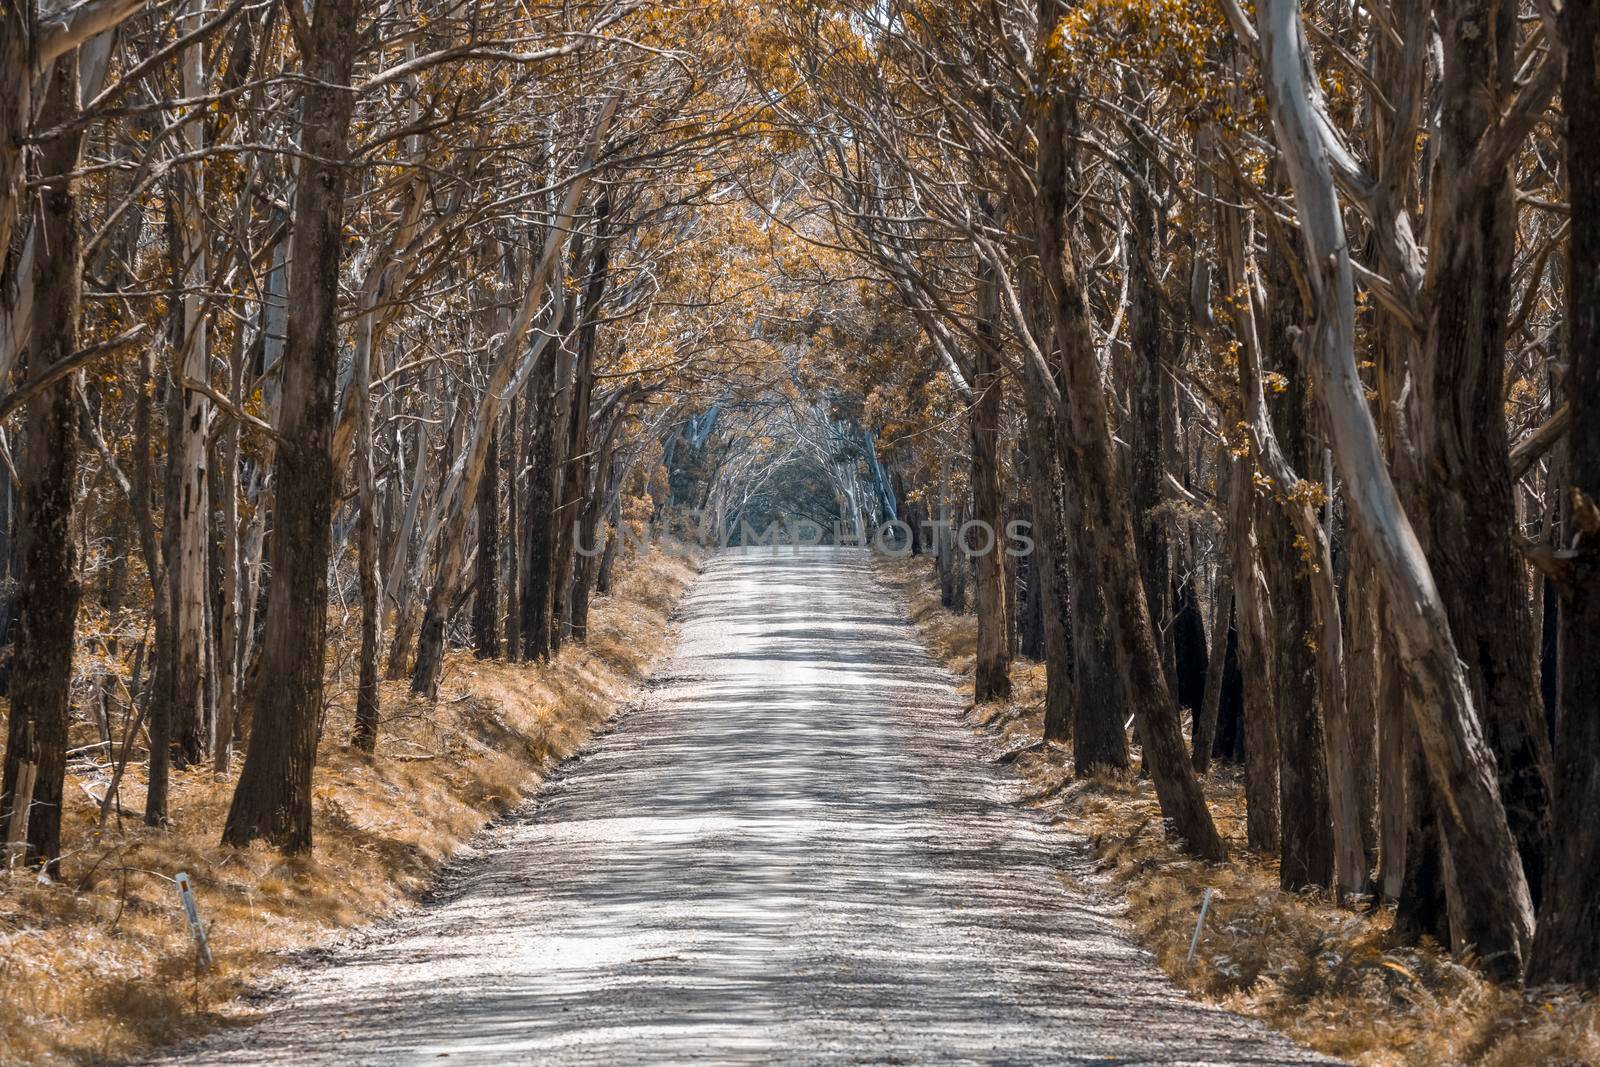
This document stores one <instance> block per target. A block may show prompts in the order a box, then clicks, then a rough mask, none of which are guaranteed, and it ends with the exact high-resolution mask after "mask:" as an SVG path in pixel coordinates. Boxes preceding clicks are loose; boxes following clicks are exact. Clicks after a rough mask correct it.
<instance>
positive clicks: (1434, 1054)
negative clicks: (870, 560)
mask: <svg viewBox="0 0 1600 1067" xmlns="http://www.w3.org/2000/svg"><path fill="white" fill-rule="evenodd" d="M879 573H880V575H881V576H882V577H883V579H884V581H885V582H886V583H887V584H888V585H889V586H890V587H891V588H892V589H893V590H895V592H896V594H897V595H898V596H899V597H900V598H902V599H903V600H904V602H905V604H906V607H907V610H908V611H909V613H910V615H911V618H912V620H913V622H914V623H915V625H916V627H917V629H918V631H919V632H920V633H921V635H922V638H923V641H924V642H925V643H926V644H927V645H928V647H929V648H930V649H931V650H932V652H933V654H934V655H935V656H936V657H937V658H938V659H939V660H941V661H942V662H943V663H944V664H945V666H947V667H948V668H950V669H951V670H953V671H956V672H958V673H960V674H964V675H968V676H970V674H971V673H972V670H973V664H974V654H975V650H976V646H977V621H976V619H975V617H973V616H971V615H956V614H953V613H952V612H950V611H949V610H947V609H945V608H943V607H942V606H941V605H940V603H939V590H938V584H937V579H936V576H935V573H934V570H933V564H932V561H931V560H929V559H928V558H926V557H920V558H918V557H913V558H909V559H904V560H883V559H880V561H879ZM1012 683H1013V690H1014V691H1013V694H1012V698H1011V699H1010V700H1009V701H1006V702H995V703H991V704H984V705H981V706H978V707H969V710H968V718H969V719H970V720H971V721H972V723H973V726H974V728H976V729H979V730H981V731H982V732H984V733H986V734H990V735H995V736H998V738H1000V739H1001V740H1002V741H1003V747H1004V748H1005V749H1006V751H1007V752H1018V753H1020V754H1019V755H1018V756H1017V757H1016V758H1015V760H1014V764H1015V766H1016V767H1017V769H1018V770H1019V771H1020V772H1021V773H1022V774H1023V776H1024V777H1025V778H1026V779H1027V781H1028V782H1029V784H1030V787H1031V789H1030V793H1029V797H1028V801H1027V802H1028V803H1029V804H1031V805H1033V806H1035V807H1037V808H1039V809H1041V810H1042V811H1043V812H1044V813H1045V814H1046V815H1047V816H1048V818H1049V819H1050V820H1051V821H1052V822H1053V823H1057V824H1061V825H1064V826H1065V827H1067V828H1069V829H1070V830H1072V831H1073V832H1075V833H1078V834H1081V835H1083V837H1084V839H1085V840H1086V842H1087V844H1088V845H1089V846H1090V847H1091V848H1092V849H1093V852H1094V855H1095V857H1096V863H1095V864H1094V866H1093V870H1092V872H1091V873H1090V875H1089V877H1088V879H1087V881H1089V882H1091V883H1093V884H1094V886H1095V887H1098V888H1100V889H1103V890H1109V891H1111V892H1113V893H1115V894H1117V895H1118V896H1120V897H1121V898H1122V899H1123V900H1125V902H1126V906H1125V915H1124V918H1125V920H1126V922H1127V923H1128V925H1129V926H1130V927H1131V929H1132V930H1133V932H1134V934H1135V935H1136V936H1137V937H1138V939H1139V941H1140V942H1141V943H1142V944H1143V945H1144V946H1145V947H1146V948H1147V949H1149V950H1150V951H1151V952H1152V953H1154V954H1155V956H1156V958H1157V959H1158V960H1159V962H1160V964H1161V966H1162V968H1163V969H1164V970H1165V971H1166V972H1167V974H1169V975H1170V976H1171V977H1172V978H1173V980H1174V981H1176V982H1177V983H1178V984H1180V985H1181V986H1183V987H1184V988H1185V989H1187V990H1188V991H1190V992H1191V993H1192V994H1193V995H1195V996H1197V997H1199V998H1201V999H1203V1000H1206V1001H1209V1002H1211V1003H1214V1004H1217V1005H1220V1006H1222V1007H1226V1008H1228V1009H1230V1010H1232V1011H1236V1012H1238V1013H1240V1014H1242V1015H1246V1016H1250V1017H1252V1018H1256V1019H1259V1020H1261V1021H1263V1022H1265V1023H1267V1024H1268V1025H1270V1026H1273V1027H1275V1028H1276V1029H1279V1030H1281V1031H1283V1032H1284V1033H1286V1034H1288V1035H1289V1036H1291V1037H1293V1038H1294V1039H1295V1040H1296V1041H1298V1042H1300V1043H1302V1044H1304V1045H1307V1046H1309V1047H1311V1048H1314V1049H1316V1050H1318V1051H1320V1052H1324V1053H1327V1054H1330V1055H1334V1056H1339V1057H1341V1058H1344V1059H1348V1060H1350V1061H1352V1062H1355V1063H1359V1064H1364V1065H1370V1067H1380V1065H1381V1067H1389V1065H1407V1067H1411V1065H1416V1067H1424V1065H1427V1067H1433V1065H1438V1064H1482V1065H1486V1067H1529V1065H1531V1064H1541V1065H1546V1067H1596V1065H1600V1000H1597V999H1595V998H1584V997H1580V996H1579V995H1577V994H1576V993H1573V992H1571V991H1567V990H1559V989H1549V988H1543V989H1535V990H1522V989H1516V988H1509V987H1503V986H1497V985H1494V984H1492V983H1489V982H1486V981H1484V980H1483V979H1482V978H1481V977H1480V976H1479V975H1478V974H1477V973H1476V972H1474V971H1472V970H1471V969H1469V968H1467V967H1465V966H1462V965H1461V964H1460V963H1457V962H1456V961H1455V960H1453V959H1452V958H1451V957H1450V955H1449V953H1448V952H1443V951H1440V949H1439V948H1438V946H1435V945H1425V946H1424V947H1421V948H1412V947H1396V946H1393V945H1391V944H1390V943H1389V941H1388V935H1389V928H1390V924H1391V921H1392V919H1393V912H1394V909H1393V908H1392V907H1382V908H1376V909H1367V908H1364V907H1363V908H1356V909H1347V908H1340V907H1337V906H1335V905H1334V904H1333V903H1332V902H1331V901H1330V900H1329V899H1327V898H1326V897H1321V896H1318V895H1316V894H1292V893H1285V892H1282V891H1281V890H1280V889H1279V888H1278V871H1277V863H1276V861H1275V859H1274V858H1272V857H1269V856H1264V855H1261V854H1259V853H1252V852H1250V851H1248V850H1246V848H1245V845H1244V817H1245V808H1244V789H1243V782H1242V779H1241V776H1240V775H1239V773H1238V770H1237V769H1236V768H1232V767H1227V766H1223V767H1219V768H1217V769H1216V770H1215V771H1214V772H1213V773H1212V774H1210V775H1209V776H1208V777H1207V780H1206V783H1205V786H1206V796H1207V799H1208V801H1209V803H1210V806H1211V811H1212V815H1213V817H1214V818H1215V819H1216V820H1217V824H1218V830H1219V831H1220V832H1221V833H1222V835H1223V836H1224V838H1225V839H1226V840H1227V842H1228V845H1229V848H1230V854H1231V858H1230V859H1229V861H1228V862H1227V863H1224V864H1206V863H1201V862H1198V861H1195V860H1193V859H1190V858H1189V857H1187V856H1185V855H1184V854H1183V853H1182V852H1181V851H1179V850H1178V848H1177V847H1175V844H1174V842H1173V840H1172V839H1171V838H1170V837H1169V835H1168V834H1166V833H1165V832H1164V830H1163V823H1162V820H1161V813H1160V807H1159V805H1158V803H1157V801H1156V797H1155V790H1154V787H1153V786H1152V785H1151V783H1150V781H1149V779H1142V778H1138V777H1136V776H1131V775H1130V776H1127V777H1108V776H1104V775H1101V776H1097V777H1094V778H1091V779H1088V780H1084V781H1079V780H1077V779H1075V778H1074V777H1073V774H1072V767H1071V753H1070V750H1069V749H1062V748H1056V747H1054V746H1050V747H1045V746H1043V745H1042V743H1041V742H1042V737H1043V733H1044V686H1045V672H1044V667H1043V665H1042V664H1037V663H1031V662H1029V661H1026V660H1021V659H1019V660H1018V661H1017V662H1016V663H1015V664H1014V666H1013V668H1012ZM969 692H970V689H969ZM1063 877H1064V878H1068V879H1072V878H1073V876H1071V875H1063ZM1207 888H1210V889H1212V890H1213V891H1214V895H1213V900H1212V904H1211V907H1210V911H1209V914H1208V916H1207V919H1206V924H1205V929H1204V933H1203V934H1202V936H1201V939H1200V943H1199V946H1198V948H1197V950H1196V952H1195V956H1194V960H1193V962H1187V956H1188V951H1189V942H1190V939H1191V937H1192V936H1193V933H1194V929H1195V922H1196V919H1197V918H1198V914H1199V906H1200V900H1201V896H1202V894H1203V892H1204V890H1205V889H1207Z"/></svg>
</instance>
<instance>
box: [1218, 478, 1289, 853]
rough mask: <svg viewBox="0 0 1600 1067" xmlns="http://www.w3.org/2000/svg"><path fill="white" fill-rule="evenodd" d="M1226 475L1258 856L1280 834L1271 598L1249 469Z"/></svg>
mask: <svg viewBox="0 0 1600 1067" xmlns="http://www.w3.org/2000/svg"><path fill="white" fill-rule="evenodd" d="M1231 464H1232V467H1233V469H1232V471H1231V472H1230V473H1229V476H1228V508H1229V512H1230V516H1231V519H1232V521H1231V523H1230V527H1231V528H1230V530H1229V532H1228V540H1229V546H1230V548H1231V549H1232V556H1233V558H1232V565H1233V597H1234V627H1235V630H1236V633H1237V646H1238V647H1237V653H1238V662H1239V671H1240V674H1241V675H1242V676H1243V684H1242V687H1241V688H1242V689H1243V692H1242V694H1241V698H1242V699H1241V701H1240V705H1241V707H1240V714H1241V717H1242V720H1243V721H1242V723H1241V724H1240V729H1239V730H1238V731H1237V732H1238V734H1239V735H1240V737H1242V739H1243V742H1244V790H1245V841H1246V843H1247V845H1248V847H1249V848H1250V849H1251V850H1253V851H1258V852H1273V851H1277V850H1278V848H1279V843H1280V841H1281V839H1282V836H1283V820H1282V811H1281V808H1280V804H1281V803H1282V790H1281V787H1280V783H1279V781H1278V774H1279V754H1278V709H1277V707H1276V706H1275V704H1276V701H1277V693H1278V680H1277V671H1278V666H1277V661H1276V659H1275V658H1274V656H1273V654H1272V648H1273V645H1272V633H1273V628H1274V627H1275V626H1276V621H1275V620H1274V619H1273V617H1272V597H1271V594H1270V593H1269V592H1268V590H1267V578H1266V574H1265V572H1264V570H1263V568H1262V566H1261V553H1262V548H1261V543H1260V541H1259V539H1258V537H1257V530H1258V529H1259V523H1258V516H1259V514H1260V512H1261V511H1262V510H1263V509H1262V508H1260V507H1259V506H1258V504H1257V502H1256V493H1255V488H1254V485H1253V484H1252V478H1251V475H1252V468H1251V467H1250V466H1249V464H1248V462H1247V461H1246V460H1243V459H1233V460H1231Z"/></svg>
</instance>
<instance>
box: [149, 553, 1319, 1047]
mask: <svg viewBox="0 0 1600 1067" xmlns="http://www.w3.org/2000/svg"><path fill="white" fill-rule="evenodd" d="M678 625H679V627H680V629H681V633H680V637H679V641H678V646H677V653H676V655H675V656H674V657H673V658H672V659H671V661H670V662H669V663H667V664H665V665H664V666H663V667H662V668H661V669H660V671H659V672H658V674H657V675H656V677H655V678H653V679H652V681H651V683H650V686H649V688H648V690H647V692H646V693H645V695H644V698H643V699H642V700H641V701H640V703H639V704H638V705H637V706H635V707H633V708H630V709H629V710H627V711H626V712H624V713H622V714H621V715H620V716H619V717H618V718H617V720H616V722H615V723H614V724H613V729H612V730H611V731H610V732H609V733H607V734H606V735H604V736H603V737H600V738H599V739H597V740H596V741H595V742H594V743H593V744H592V745H591V746H590V748H589V749H588V750H586V751H585V752H584V753H583V754H582V755H581V756H580V757H579V758H578V759H576V760H574V761H572V762H570V763H569V764H568V765H566V766H565V767H564V768H563V769H562V771H561V772H560V773H559V774H558V775H556V776H555V777H554V778H553V779H552V781H551V782H550V783H549V784H548V786H547V787H546V788H545V789H544V790H542V791H541V792H540V794H539V796H538V797H537V798H536V799H535V801H534V802H533V803H531V804H530V805H529V806H528V808H527V810H526V811H525V813H523V814H522V815H520V816H519V817H518V818H515V819H513V820H510V821H508V822H506V823H505V824H503V825H501V826H500V827H498V828H497V829H495V830H493V831H491V832H490V833H489V834H487V835H486V836H485V838H484V839H483V841H481V842H480V845H479V849H478V854H477V855H476V856H475V857H474V858H473V859H472V861H471V862H469V863H466V864H464V865H462V866H461V867H459V868H458V869H457V870H456V871H455V872H454V874H453V876H452V878H451V880H450V882H449V883H448V885H447V887H446V889H445V891H444V892H442V893H441V894H440V899H438V900H436V901H435V902H433V903H431V904H429V905H428V906H426V907H424V908H421V909H419V910H418V911H417V912H416V913H414V914H412V915H410V916H408V917H407V918H405V919H404V920H402V921H401V922H399V923H397V924H395V926H394V927H393V928H392V929H391V930H389V931H388V932H386V933H384V934H383V935H381V936H379V937H376V938H373V939H371V940H369V941H368V942H367V943H365V944H363V945H360V946H358V947H355V948H352V949H350V950H348V951H345V952H341V953H335V954H333V958H332V959H331V960H329V961H328V962H326V963H324V964H322V965H319V966H315V967H311V968H308V969H306V970H303V971H298V972H296V973H295V974H294V975H293V977H292V979H291V980H290V981H289V982H288V983H287V985H288V988H287V989H286V990H285V992H284V993H283V994H282V995H281V996H280V997H279V998H278V999H276V1000H275V1001H274V1002H273V1004H272V1008H271V1013H270V1015H269V1016H268V1018H267V1019H266V1020H265V1021H264V1022H263V1023H261V1024H260V1025H258V1026H255V1027H252V1028H250V1029H247V1030H239V1031H233V1032H230V1033H226V1034H223V1035H220V1036H217V1037H214V1038H212V1039H209V1040H208V1041H207V1042H206V1043H204V1044H202V1045H200V1046H197V1047H193V1048H190V1049H189V1050H187V1051H186V1052H185V1053H183V1054H182V1055H181V1056H179V1057H178V1058H175V1059H172V1060H168V1061H166V1062H169V1063H180V1062H181V1063H196V1064H198V1063H262V1064H296V1065H302V1064H355V1063H372V1064H390V1063H455V1064H462V1063H472V1064H501V1063H594V1064H626V1063H677V1062H711V1063H770V1062H782V1063H907V1064H920V1063H933V1062H959V1063H1106V1062H1114V1063H1125V1064H1143V1063H1152V1064H1155V1063H1159V1064H1180V1063H1181V1064H1282V1063H1313V1062H1328V1061H1324V1060H1321V1059H1319V1058H1318V1057H1315V1056H1313V1055H1311V1054H1309V1053H1307V1052H1304V1051H1302V1050H1300V1049H1297V1048H1296V1047H1295V1046H1294V1045H1292V1044H1290V1043H1289V1042H1288V1041H1286V1040H1285V1039H1283V1038H1281V1037H1278V1036H1275V1035H1273V1034H1271V1033H1269V1032H1268V1031H1266V1030H1264V1029H1263V1028H1261V1027H1259V1026H1257V1025H1255V1024H1254V1023H1251V1022H1248V1021H1246V1020H1243V1019H1241V1018H1239V1017H1237V1016H1234V1015H1230V1014H1228V1013H1225V1012H1222V1011H1218V1010H1216V1009H1213V1008H1209V1007H1205V1006H1202V1005H1200V1004H1197V1003H1195V1002H1193V1001H1191V1000H1188V999H1187V998H1185V997H1184V996H1183V995H1182V994H1181V993H1179V992H1178V991H1177V990H1176V989H1175V988H1174V987H1173V986H1172V985H1170V984H1169V983H1168V982H1167V981H1166V980H1165V979H1164V978H1163V977H1162V976H1161V974H1160V972H1159V971H1158V970H1157V968H1156V967H1155V965H1154V964H1153V963H1152V962H1151V961H1150V959H1149V957H1148V956H1147V955H1146V954H1144V953H1143V952H1142V951H1141V950H1139V949H1138V948H1137V947H1135V946H1134V944H1133V943H1132V942H1131V941H1130V940H1129V938H1128V937H1127V935H1126V934H1124V933H1123V932H1122V931H1121V929H1120V928H1119V927H1118V924H1117V922H1116V920H1115V918H1114V913H1113V909H1111V908H1110V907H1109V906H1108V905H1107V904H1105V903H1104V902H1101V901H1098V900H1095V899H1093V898H1092V897H1089V896H1085V895H1082V894H1079V893H1076V892H1073V891H1071V890H1069V889H1068V888H1067V887H1066V886H1065V885H1064V883H1063V882H1062V880H1061V879H1060V878H1059V877H1058V873H1057V872H1058V871H1060V870H1062V869H1063V868H1065V867H1069V866H1071V865H1073V864H1080V865H1081V864H1082V862H1083V860H1082V857H1081V856H1076V855H1075V854H1074V851H1073V850H1074V848H1075V846H1074V844H1073V842H1072V840H1071V839H1070V838H1069V837H1068V836H1067V835H1066V834H1064V833H1062V832H1061V831H1060V830H1052V829H1050V828H1048V827H1046V826H1045V825H1044V823H1043V821H1042V820H1041V819H1039V818H1037V817H1036V816H1035V814H1034V813H1033V812H1032V811H1030V810H1029V809H1027V808H1026V807H1023V806H1020V805H1018V804H1017V803H1016V801H1017V797H1018V795H1019V790H1020V785H1019V782H1018V780H1017V779H1016V777H1015V775H1014V774H1013V773H1012V772H1011V770H1010V769H1009V768H1006V767H1003V766H998V765H996V764H994V763H993V762H992V756H993V753H992V752H990V751H989V750H988V747H987V746H986V744H985V742H984V741H983V739H981V738H980V737H978V736H977V735H975V734H974V733H973V732H972V731H971V730H970V729H969V728H968V726H966V725H965V724H963V723H962V722H961V720H960V718H959V715H960V712H961V709H962V706H963V701H962V699H961V697H960V696H959V695H958V693H957V691H956V689H955V688H954V685H953V679H952V678H951V677H950V676H949V675H948V674H946V673H945V672H944V671H943V670H942V669H941V668H940V667H939V666H937V665H936V664H935V663H934V662H933V661H932V660H931V659H929V657H928V656H927V654H926V653H925V652H924V651H923V650H922V649H921V647H920V646H919V645H918V644H917V642H916V635H915V632H914V631H913V630H912V629H911V628H910V627H909V626H908V625H907V624H906V622H905V620H904V617H903V607H902V606H901V605H898V604H896V603H895V602H893V600H892V599H890V598H889V597H888V596H887V595H886V594H885V593H884V592H883V590H882V589H881V587H879V586H878V585H877V584H876V583H875V581H874V579H873V576H872V564H871V562H870V560H868V559H867V558H866V556H865V555H863V554H861V553H859V552H853V551H845V550H832V549H807V550H802V551H801V552H800V553H799V554H795V553H794V552H792V551H791V550H788V549H784V550H782V551H780V552H774V551H773V550H771V549H758V550H755V551H752V552H750V553H749V554H740V553H738V552H725V553H723V554H722V555H720V556H718V557H717V558H715V559H714V560H713V561H712V562H711V563H710V564H709V565H708V567H707V569H706V572H705V574H704V575H703V576H702V577H701V578H700V580H699V581H698V583H697V584H696V586H695V587H694V589H693V590H692V592H691V593H690V594H689V596H688V598H687V599H686V601H685V603H684V606H683V608H682V611H681V613H680V619H679V623H678Z"/></svg>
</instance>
